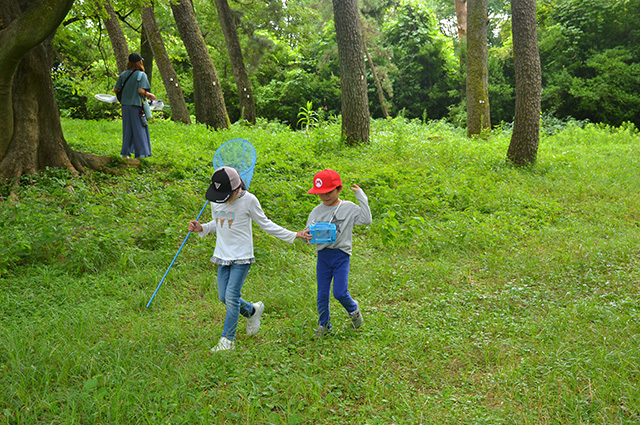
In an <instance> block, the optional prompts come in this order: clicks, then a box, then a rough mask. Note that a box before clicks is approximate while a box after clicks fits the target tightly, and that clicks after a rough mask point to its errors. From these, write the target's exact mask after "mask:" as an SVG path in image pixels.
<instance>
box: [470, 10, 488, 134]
mask: <svg viewBox="0 0 640 425" xmlns="http://www.w3.org/2000/svg"><path fill="white" fill-rule="evenodd" d="M467 18H468V20H467V136H468V137H471V136H473V135H478V134H480V133H481V132H482V131H483V130H485V129H491V118H490V113H489V71H488V68H487V43H488V40H487V0H468V2H467Z"/></svg>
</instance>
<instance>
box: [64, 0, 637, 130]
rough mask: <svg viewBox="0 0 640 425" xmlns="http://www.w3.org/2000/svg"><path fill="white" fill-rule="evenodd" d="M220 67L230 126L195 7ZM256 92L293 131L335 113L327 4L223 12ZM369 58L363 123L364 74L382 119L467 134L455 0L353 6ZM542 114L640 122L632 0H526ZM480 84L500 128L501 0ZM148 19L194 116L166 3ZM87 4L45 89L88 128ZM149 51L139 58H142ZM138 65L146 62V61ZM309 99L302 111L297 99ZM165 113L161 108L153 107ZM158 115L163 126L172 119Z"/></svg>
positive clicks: (67, 31) (511, 96)
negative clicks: (305, 118) (444, 125)
mask: <svg viewBox="0 0 640 425" xmlns="http://www.w3.org/2000/svg"><path fill="white" fill-rule="evenodd" d="M112 4H113V6H114V9H115V10H116V12H117V14H118V16H120V17H121V19H122V21H121V22H122V28H123V30H124V32H125V35H126V37H127V40H128V44H129V46H130V50H132V51H133V50H140V51H145V48H144V46H143V45H144V43H145V40H146V37H145V36H144V34H143V30H142V27H141V18H140V6H139V5H137V4H136V2H116V1H114V2H112ZM193 4H194V7H195V10H196V15H197V19H198V23H199V24H200V26H201V30H202V33H203V35H204V38H205V41H206V43H207V47H208V50H209V53H210V56H211V58H212V59H213V62H214V64H215V67H216V69H217V70H218V75H219V78H220V84H221V85H222V89H223V92H224V97H225V102H226V107H227V111H228V113H229V117H230V119H231V121H232V122H235V121H237V120H239V119H241V112H240V108H239V106H238V94H237V90H236V88H235V83H234V80H233V74H232V70H231V66H230V62H229V57H228V53H227V48H226V44H225V39H224V35H223V33H222V30H221V29H220V23H219V21H218V17H217V11H216V7H215V5H214V4H213V2H210V1H203V0H195V1H194V2H193ZM230 6H231V7H232V10H233V14H234V17H235V22H236V24H237V28H238V35H239V39H240V43H241V46H242V50H243V56H244V59H245V66H246V68H247V73H248V75H249V78H250V80H251V84H252V87H253V91H254V96H255V102H256V110H257V116H258V117H262V118H264V119H267V120H270V121H280V122H283V123H286V124H288V125H290V126H291V127H296V126H297V123H298V118H299V117H298V114H299V112H300V110H301V108H302V107H305V108H308V107H311V108H310V109H311V110H312V111H313V112H315V113H317V114H318V118H319V119H323V118H331V117H337V116H339V115H340V78H339V76H338V75H339V72H338V71H339V70H338V52H337V45H336V39H335V30H334V24H333V14H332V7H331V2H328V1H317V0H287V1H278V2H271V1H251V2H230ZM360 6H361V13H362V18H363V28H364V38H365V43H366V46H367V48H368V51H369V57H370V62H369V60H368V61H367V79H368V87H369V103H370V108H369V109H370V111H371V115H372V117H373V118H379V117H381V116H383V112H382V108H381V103H380V100H379V99H380V98H379V96H378V94H377V93H376V84H375V82H374V79H373V74H372V66H373V67H374V69H375V71H376V74H377V77H378V78H379V80H380V83H381V86H382V89H383V93H384V99H385V100H384V101H385V102H386V106H387V109H388V110H389V113H390V114H391V116H398V115H402V116H404V117H406V118H410V119H413V118H418V119H421V120H423V121H426V120H439V119H446V120H448V121H450V122H452V123H454V124H456V125H461V126H464V125H465V120H466V97H465V88H464V87H465V78H466V76H465V66H464V59H460V58H464V53H465V52H464V46H463V45H462V47H461V44H460V43H459V39H458V32H457V28H456V14H455V10H454V2H453V1H452V2H435V1H417V0H405V1H392V0H364V1H362V2H361V3H360ZM536 8H537V21H538V35H539V48H540V60H541V65H542V78H543V81H542V87H543V90H542V110H541V113H542V115H543V116H546V117H555V118H558V119H561V120H568V119H577V120H589V121H591V122H598V123H605V124H609V125H614V126H618V125H620V124H622V123H623V122H631V123H633V124H634V125H635V126H636V127H638V125H639V124H640V90H638V88H639V87H640V29H638V27H637V25H636V23H637V22H638V21H639V20H640V0H616V1H608V0H585V1H574V0H548V1H538V2H537V6H536ZM488 9H489V22H488V42H489V49H488V78H489V100H490V110H491V121H492V124H493V125H494V126H496V125H504V124H507V125H508V124H510V123H512V121H513V116H514V107H515V76H514V66H513V54H512V53H513V52H512V47H513V44H512V37H511V28H510V3H509V2H505V1H495V0H490V1H489V2H488ZM154 10H155V15H156V20H157V22H158V25H159V29H160V32H161V33H162V37H163V40H164V43H165V47H166V49H167V52H168V54H169V57H170V58H171V61H172V64H173V66H174V68H175V69H176V72H177V74H178V77H179V80H180V83H181V85H182V90H183V92H184V95H185V99H186V102H187V105H188V107H189V108H190V111H191V114H193V82H192V81H193V80H192V78H191V65H190V62H189V56H188V55H187V53H186V51H185V49H184V46H183V44H182V41H181V39H180V35H179V33H178V31H177V29H176V26H175V22H174V18H173V16H172V14H171V8H170V5H169V3H168V2H162V1H161V2H156V4H155V7H154ZM104 17H105V12H104V9H103V8H102V7H101V6H100V7H97V8H96V4H95V3H92V2H76V3H75V4H74V6H73V9H72V11H71V12H70V14H69V16H68V18H67V20H66V21H65V22H64V24H63V25H62V26H61V27H60V28H59V30H58V31H57V33H56V37H55V39H54V50H55V52H56V62H57V64H56V66H55V72H54V75H53V76H54V85H55V89H56V98H57V101H58V104H59V106H60V108H61V110H62V112H63V114H64V115H65V116H67V117H72V118H84V119H98V118H105V117H111V116H114V115H118V114H119V110H118V108H113V107H110V105H108V104H104V103H101V102H99V101H97V100H96V99H94V98H93V95H94V94H95V93H99V92H105V93H111V92H112V89H113V85H114V82H115V79H116V77H117V66H116V63H115V58H114V55H113V51H112V49H111V45H110V43H109V38H108V36H107V34H106V31H105V30H104V27H103V25H102V24H101V20H102V19H104ZM146 50H148V49H146ZM147 59H151V58H149V57H147ZM152 63H153V61H152V60H147V61H146V62H145V65H146V67H147V70H148V71H149V73H150V74H151V83H152V86H153V91H154V93H155V94H156V95H157V96H158V97H159V98H164V99H165V100H166V97H165V93H164V87H163V85H162V84H161V81H160V77H159V73H157V72H154V69H153V66H152ZM307 102H311V103H307ZM165 103H166V102H165ZM165 111H166V112H165V113H166V114H167V115H168V116H170V113H171V111H170V109H168V108H166V109H165Z"/></svg>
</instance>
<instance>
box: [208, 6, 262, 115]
mask: <svg viewBox="0 0 640 425" xmlns="http://www.w3.org/2000/svg"><path fill="white" fill-rule="evenodd" d="M216 8H217V9H218V19H219V20H220V26H221V27H222V32H223V33H224V39H225V40H226V42H227V51H228V52H229V60H230V62H231V69H232V71H233V79H234V80H235V82H236V87H237V88H238V98H239V104H240V116H241V117H243V118H244V119H245V120H247V121H249V122H250V123H252V124H255V123H256V102H255V99H254V97H253V89H252V88H251V82H250V81H249V76H248V75H247V70H246V69H245V67H244V60H243V58H242V48H241V47H240V40H239V39H238V29H237V27H236V23H235V21H234V17H233V13H232V11H231V8H230V7H229V3H228V2H227V0H216Z"/></svg>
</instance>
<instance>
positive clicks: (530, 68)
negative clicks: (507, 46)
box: [507, 0, 542, 166]
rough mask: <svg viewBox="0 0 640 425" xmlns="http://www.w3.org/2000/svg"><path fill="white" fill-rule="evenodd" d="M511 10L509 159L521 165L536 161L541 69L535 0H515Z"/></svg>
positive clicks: (538, 137) (538, 135)
mask: <svg viewBox="0 0 640 425" xmlns="http://www.w3.org/2000/svg"><path fill="white" fill-rule="evenodd" d="M511 13H512V29H511V30H512V32H513V62H514V67H515V74H516V112H515V118H514V121H513V134H512V135H511V142H510V144H509V150H508V151H507V159H508V160H509V161H511V162H512V163H513V164H515V165H520V166H521V165H530V164H534V163H535V162H536V158H537V155H538V142H539V139H540V96H541V92H542V71H541V67H540V52H539V50H538V34H537V28H536V2H535V0H512V1H511Z"/></svg>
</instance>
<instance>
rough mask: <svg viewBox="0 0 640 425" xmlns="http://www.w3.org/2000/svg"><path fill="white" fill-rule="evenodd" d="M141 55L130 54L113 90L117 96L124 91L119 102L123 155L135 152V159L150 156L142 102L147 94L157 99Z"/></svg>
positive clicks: (126, 156) (149, 141)
mask: <svg viewBox="0 0 640 425" xmlns="http://www.w3.org/2000/svg"><path fill="white" fill-rule="evenodd" d="M142 61H143V59H142V56H140V55H139V54H138V53H131V54H130V55H129V63H128V64H127V69H126V71H123V72H122V73H121V74H120V75H119V76H118V81H116V86H115V87H114V88H113V91H114V92H115V93H116V95H117V94H118V93H119V92H122V97H121V98H120V105H122V150H121V152H120V155H122V157H123V158H128V157H130V156H131V153H132V152H134V153H135V157H136V158H146V157H148V156H151V138H150V137H149V127H148V125H147V119H146V116H145V115H144V110H143V109H142V102H144V101H145V100H146V99H145V97H148V98H149V99H155V98H156V97H155V95H153V93H151V92H150V91H149V90H151V87H150V84H149V79H148V78H147V74H145V72H144V65H143V64H142Z"/></svg>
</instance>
